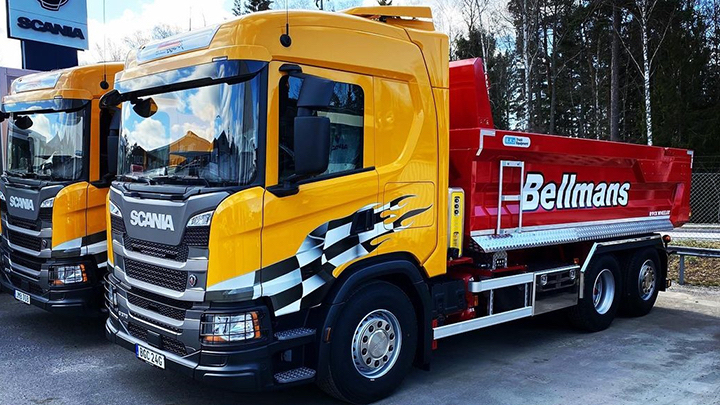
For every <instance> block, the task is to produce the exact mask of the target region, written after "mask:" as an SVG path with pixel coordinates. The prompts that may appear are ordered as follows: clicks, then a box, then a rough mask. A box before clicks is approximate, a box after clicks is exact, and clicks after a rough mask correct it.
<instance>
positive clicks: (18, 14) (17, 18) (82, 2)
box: [7, 0, 88, 49]
mask: <svg viewBox="0 0 720 405" xmlns="http://www.w3.org/2000/svg"><path fill="white" fill-rule="evenodd" d="M7 10H8V33H9V35H8V36H9V37H10V38H15V39H27V40H31V41H38V42H45V43H49V44H54V45H61V46H67V47H70V48H75V49H88V35H87V29H88V28H87V0H7Z"/></svg>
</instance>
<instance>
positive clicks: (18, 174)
mask: <svg viewBox="0 0 720 405" xmlns="http://www.w3.org/2000/svg"><path fill="white" fill-rule="evenodd" d="M5 173H7V174H9V175H10V176H12V177H19V178H21V179H28V178H37V177H38V175H37V174H36V173H28V172H21V171H17V170H6V171H5Z"/></svg>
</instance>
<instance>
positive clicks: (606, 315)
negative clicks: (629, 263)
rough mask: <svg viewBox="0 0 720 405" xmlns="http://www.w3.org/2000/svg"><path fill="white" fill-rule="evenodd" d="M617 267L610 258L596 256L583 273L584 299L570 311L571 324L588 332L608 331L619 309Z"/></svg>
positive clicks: (615, 262) (608, 256)
mask: <svg viewBox="0 0 720 405" xmlns="http://www.w3.org/2000/svg"><path fill="white" fill-rule="evenodd" d="M621 283H622V277H621V274H620V265H619V264H618V261H617V260H616V259H615V257H613V256H611V255H603V256H599V257H597V258H595V259H593V260H592V262H590V265H589V266H588V269H587V270H586V271H585V281H584V284H585V285H584V291H583V298H582V299H580V300H578V304H577V305H576V306H574V307H572V308H570V311H569V314H570V321H571V322H572V323H573V324H574V325H575V326H576V327H578V328H580V329H583V330H586V331H588V332H598V331H601V330H605V329H607V328H608V327H609V326H610V324H611V323H612V321H613V319H615V315H616V314H617V311H618V307H619V306H620V298H621V290H622V285H621Z"/></svg>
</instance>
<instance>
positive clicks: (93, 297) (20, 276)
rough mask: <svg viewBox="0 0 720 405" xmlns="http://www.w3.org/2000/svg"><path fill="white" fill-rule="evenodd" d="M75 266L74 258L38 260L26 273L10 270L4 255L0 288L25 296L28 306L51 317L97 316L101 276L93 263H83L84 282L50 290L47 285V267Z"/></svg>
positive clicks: (101, 307)
mask: <svg viewBox="0 0 720 405" xmlns="http://www.w3.org/2000/svg"><path fill="white" fill-rule="evenodd" d="M26 260H28V259H27V258H26ZM77 263H78V259H62V260H61V259H57V260H55V259H52V260H42V261H38V262H37V265H38V266H39V268H40V270H39V271H38V272H37V273H35V274H29V272H27V273H25V272H21V271H18V270H17V269H15V268H13V267H11V266H10V263H9V260H8V257H7V254H3V259H2V270H0V273H1V274H0V288H1V289H2V290H3V291H6V292H8V293H10V294H14V293H15V291H17V290H19V291H21V292H23V293H25V294H28V295H29V296H30V304H31V305H33V306H36V307H38V308H41V309H44V310H46V311H48V312H51V313H54V314H58V315H66V316H89V317H91V316H99V315H101V314H102V313H103V312H104V306H103V295H102V292H103V287H102V283H101V281H100V280H102V277H100V276H99V275H98V274H97V273H99V270H98V267H97V265H96V264H95V263H94V262H87V263H88V265H87V266H86V272H87V274H88V283H82V284H78V285H75V286H73V285H70V286H63V287H51V286H50V284H49V282H48V270H49V268H50V267H51V266H60V265H71V264H77ZM101 269H102V268H101Z"/></svg>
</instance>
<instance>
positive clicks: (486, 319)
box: [433, 307, 533, 339]
mask: <svg viewBox="0 0 720 405" xmlns="http://www.w3.org/2000/svg"><path fill="white" fill-rule="evenodd" d="M532 311H533V309H532V307H523V308H518V309H513V310H511V311H506V312H501V313H499V314H494V315H487V316H483V317H481V318H475V319H470V320H468V321H463V322H458V323H453V324H451V325H445V326H440V327H437V328H433V339H442V338H445V337H448V336H453V335H458V334H460V333H465V332H470V331H472V330H476V329H481V328H486V327H488V326H493V325H497V324H501V323H505V322H509V321H512V320H515V319H520V318H527V317H529V316H532Z"/></svg>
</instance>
